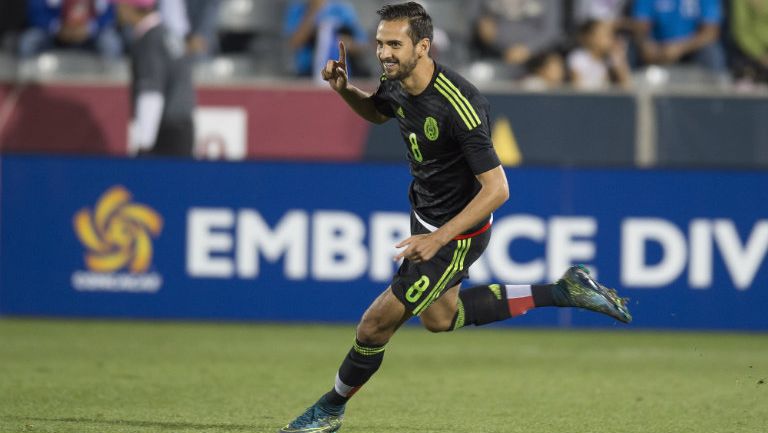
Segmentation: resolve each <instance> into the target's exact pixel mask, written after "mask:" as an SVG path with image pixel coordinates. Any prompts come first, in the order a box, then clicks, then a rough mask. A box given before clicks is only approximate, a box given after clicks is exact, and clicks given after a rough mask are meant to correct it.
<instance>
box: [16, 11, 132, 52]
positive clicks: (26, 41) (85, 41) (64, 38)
mask: <svg viewBox="0 0 768 433" xmlns="http://www.w3.org/2000/svg"><path fill="white" fill-rule="evenodd" d="M27 20H28V21H29V23H30V27H29V28H28V29H27V30H25V31H24V32H23V33H22V34H21V37H20V38H19V45H18V54H19V57H21V58H22V59H26V58H30V57H33V56H36V55H38V54H40V53H41V52H43V51H45V50H48V49H51V48H54V47H55V48H70V47H71V48H81V49H86V50H91V51H96V52H98V53H99V54H100V55H101V57H102V58H104V59H105V60H112V59H116V58H118V57H120V56H121V55H122V53H123V41H122V39H121V38H120V34H119V33H118V31H117V29H116V18H115V11H114V8H113V7H112V6H111V5H110V4H108V2H107V1H106V0H28V1H27Z"/></svg>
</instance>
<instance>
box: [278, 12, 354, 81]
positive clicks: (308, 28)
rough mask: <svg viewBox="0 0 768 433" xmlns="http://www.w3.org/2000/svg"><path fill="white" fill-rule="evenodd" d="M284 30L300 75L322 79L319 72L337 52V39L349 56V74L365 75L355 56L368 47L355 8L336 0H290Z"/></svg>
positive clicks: (297, 72)
mask: <svg viewBox="0 0 768 433" xmlns="http://www.w3.org/2000/svg"><path fill="white" fill-rule="evenodd" d="M283 29H284V32H285V35H286V37H287V38H288V45H289V46H290V48H291V49H292V50H293V53H294V70H295V72H296V75H298V76H300V77H311V76H312V75H313V72H314V73H316V74H315V75H317V76H316V77H315V78H317V79H318V80H321V77H320V76H319V73H317V71H320V70H322V69H323V67H324V66H325V63H326V62H327V61H328V60H329V59H335V58H337V57H338V55H339V47H338V41H339V40H342V41H344V44H345V46H346V47H347V51H348V53H349V54H350V56H351V57H352V60H353V63H352V65H350V73H352V74H355V73H357V74H358V75H361V74H365V71H362V70H361V69H364V66H363V65H361V64H359V62H358V63H357V64H355V62H354V60H356V59H355V56H357V55H359V54H360V53H361V52H364V51H365V48H367V35H366V33H365V30H364V29H363V27H362V26H361V25H360V22H359V21H358V18H357V14H356V13H355V9H354V8H353V7H352V6H351V5H349V4H347V3H345V2H340V1H335V0H309V1H292V2H291V3H290V4H288V7H287V9H286V14H285V21H284V23H283Z"/></svg>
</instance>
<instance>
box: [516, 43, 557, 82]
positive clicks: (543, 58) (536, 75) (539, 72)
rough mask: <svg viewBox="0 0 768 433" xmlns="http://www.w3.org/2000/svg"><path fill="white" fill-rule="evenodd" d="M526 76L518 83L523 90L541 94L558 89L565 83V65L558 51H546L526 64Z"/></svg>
mask: <svg viewBox="0 0 768 433" xmlns="http://www.w3.org/2000/svg"><path fill="white" fill-rule="evenodd" d="M525 66H526V70H527V75H526V77H525V78H523V79H522V80H521V81H520V87H522V88H523V89H525V90H530V91H536V92H542V91H547V90H554V89H558V88H560V87H562V86H563V83H564V82H565V65H564V62H563V56H562V55H561V54H560V52H559V51H558V50H555V49H547V50H544V51H541V52H540V53H538V54H536V55H534V56H533V57H531V58H530V59H529V60H528V62H526V65H525Z"/></svg>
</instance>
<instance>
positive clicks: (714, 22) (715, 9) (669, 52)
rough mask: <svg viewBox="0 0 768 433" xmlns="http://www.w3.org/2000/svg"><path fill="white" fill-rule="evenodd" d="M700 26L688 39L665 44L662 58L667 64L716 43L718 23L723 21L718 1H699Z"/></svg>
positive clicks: (718, 34)
mask: <svg viewBox="0 0 768 433" xmlns="http://www.w3.org/2000/svg"><path fill="white" fill-rule="evenodd" d="M700 7H701V18H700V22H701V25H700V26H699V30H698V31H697V32H696V33H695V34H694V35H693V36H691V37H690V38H688V39H685V40H682V41H678V42H672V43H669V44H666V45H665V46H664V47H663V48H662V56H663V57H664V60H665V61H667V62H676V61H677V60H679V59H680V58H681V57H683V56H685V55H686V54H688V53H692V52H694V51H698V50H699V49H701V48H703V47H705V46H707V45H709V44H711V43H713V42H715V41H717V39H718V38H719V37H720V23H721V22H722V21H723V10H722V4H721V2H720V1H718V0H703V1H701V6H700Z"/></svg>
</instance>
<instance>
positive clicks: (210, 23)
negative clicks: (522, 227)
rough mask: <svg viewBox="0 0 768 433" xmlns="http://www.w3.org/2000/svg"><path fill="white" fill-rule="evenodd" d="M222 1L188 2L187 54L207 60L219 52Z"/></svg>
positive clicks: (201, 0)
mask: <svg viewBox="0 0 768 433" xmlns="http://www.w3.org/2000/svg"><path fill="white" fill-rule="evenodd" d="M220 5H221V1H220V0H186V6H187V16H188V17H189V33H187V52H188V53H189V54H191V55H192V57H193V58H196V59H207V58H209V57H210V56H211V54H213V53H215V52H216V51H217V50H218V40H217V38H216V32H217V26H218V23H219V6H220Z"/></svg>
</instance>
